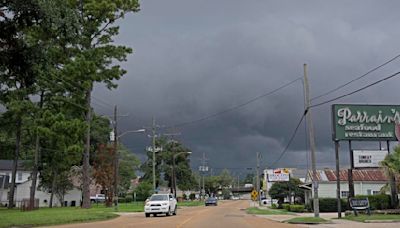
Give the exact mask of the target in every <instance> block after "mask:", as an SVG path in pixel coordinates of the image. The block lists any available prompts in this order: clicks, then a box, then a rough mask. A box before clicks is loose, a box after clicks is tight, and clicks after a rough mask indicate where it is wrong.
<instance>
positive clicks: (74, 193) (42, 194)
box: [0, 160, 82, 207]
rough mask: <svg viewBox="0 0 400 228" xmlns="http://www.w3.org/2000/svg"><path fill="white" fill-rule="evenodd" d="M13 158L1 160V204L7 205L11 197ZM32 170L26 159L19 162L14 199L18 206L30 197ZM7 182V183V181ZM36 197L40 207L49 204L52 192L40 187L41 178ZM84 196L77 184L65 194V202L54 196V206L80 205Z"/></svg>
mask: <svg viewBox="0 0 400 228" xmlns="http://www.w3.org/2000/svg"><path fill="white" fill-rule="evenodd" d="M12 166H13V161H12V160H0V180H1V182H2V183H0V204H2V205H4V206H5V205H7V204H8V199H9V197H8V196H9V192H10V185H11V180H12V179H11V178H12ZM31 173H32V171H31V170H29V168H27V167H26V166H25V165H24V161H19V162H18V167H17V177H16V188H15V193H14V200H15V204H16V205H17V206H19V205H20V202H22V201H23V200H24V199H29V196H30V188H31V184H32V180H31V178H30V177H31ZM5 182H7V183H5ZM36 186H37V187H36V193H35V198H36V199H38V200H39V207H46V206H49V202H50V193H48V192H47V191H44V190H41V189H40V188H38V186H39V180H38V181H37V185H36ZM81 198H82V191H81V190H80V189H78V188H77V187H76V186H74V187H73V189H72V190H70V191H68V192H67V194H65V196H64V202H60V200H59V199H58V198H57V196H56V195H54V196H53V206H55V207H57V206H80V203H81Z"/></svg>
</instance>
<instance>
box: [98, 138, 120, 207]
mask: <svg viewBox="0 0 400 228" xmlns="http://www.w3.org/2000/svg"><path fill="white" fill-rule="evenodd" d="M96 155H97V156H96V161H95V162H94V173H93V177H94V179H95V181H96V184H99V185H100V186H101V187H102V189H103V190H104V192H105V195H106V205H107V206H111V205H112V202H113V198H114V191H113V188H114V180H115V178H114V174H115V169H114V168H115V166H114V161H115V160H114V159H113V158H114V157H115V151H114V148H112V147H111V146H106V145H101V146H100V147H99V149H98V151H97V153H96Z"/></svg>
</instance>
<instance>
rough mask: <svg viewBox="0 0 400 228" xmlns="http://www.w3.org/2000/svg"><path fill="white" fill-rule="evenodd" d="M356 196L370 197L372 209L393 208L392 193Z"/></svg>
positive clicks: (359, 197)
mask: <svg viewBox="0 0 400 228" xmlns="http://www.w3.org/2000/svg"><path fill="white" fill-rule="evenodd" d="M355 198H358V199H365V198H368V201H369V205H370V207H371V209H372V210H385V209H389V208H391V205H390V203H391V201H390V195H385V194H379V195H357V196H356V197H355Z"/></svg>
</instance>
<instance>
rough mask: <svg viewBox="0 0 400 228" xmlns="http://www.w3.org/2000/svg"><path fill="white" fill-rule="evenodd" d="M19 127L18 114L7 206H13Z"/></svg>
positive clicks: (20, 119) (20, 126) (19, 138)
mask: <svg viewBox="0 0 400 228" xmlns="http://www.w3.org/2000/svg"><path fill="white" fill-rule="evenodd" d="M21 128H22V118H21V117H20V116H19V117H18V119H17V122H16V139H15V153H14V162H13V167H12V174H11V175H12V176H11V187H10V196H9V201H8V208H9V209H11V208H14V194H15V179H16V175H17V168H18V157H19V152H20V149H21Z"/></svg>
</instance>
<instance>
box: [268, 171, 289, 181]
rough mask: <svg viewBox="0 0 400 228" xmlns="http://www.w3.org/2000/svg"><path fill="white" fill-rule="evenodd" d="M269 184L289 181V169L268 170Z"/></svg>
mask: <svg viewBox="0 0 400 228" xmlns="http://www.w3.org/2000/svg"><path fill="white" fill-rule="evenodd" d="M267 178H268V179H267V180H268V182H280V181H282V182H283V181H289V179H290V174H289V170H288V169H268V170H267Z"/></svg>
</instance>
